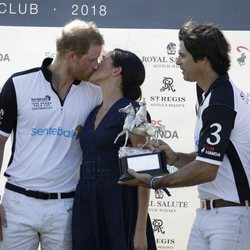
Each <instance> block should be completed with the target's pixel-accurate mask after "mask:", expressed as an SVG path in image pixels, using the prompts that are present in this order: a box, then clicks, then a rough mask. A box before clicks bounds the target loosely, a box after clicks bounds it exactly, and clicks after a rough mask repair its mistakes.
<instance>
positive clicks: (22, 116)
mask: <svg viewBox="0 0 250 250" xmlns="http://www.w3.org/2000/svg"><path fill="white" fill-rule="evenodd" d="M103 44H104V41H103V37H102V35H101V34H100V32H99V31H98V29H97V27H96V26H95V24H94V23H91V22H84V21H80V20H74V21H72V22H70V23H68V24H66V25H65V26H64V27H63V29H62V30H61V32H60V34H59V36H58V38H57V40H56V48H57V54H56V57H55V59H54V60H53V59H51V58H46V59H45V60H44V61H43V63H42V66H41V67H37V68H33V69H30V70H26V71H23V72H19V73H15V74H13V75H12V76H11V77H10V78H9V79H8V80H7V82H6V83H5V84H4V86H3V88H2V91H1V95H0V161H1V162H2V158H3V153H4V146H5V143H6V141H7V139H8V138H9V136H10V135H11V134H13V144H12V154H11V158H10V160H9V164H8V167H7V170H6V172H5V173H4V175H5V176H6V177H7V183H6V186H5V193H4V196H3V199H2V204H1V205H0V216H1V226H2V227H1V229H2V234H1V241H0V249H37V247H38V245H39V242H40V244H41V248H42V249H53V250H56V249H58V250H59V249H60V250H62V249H71V210H72V205H73V197H74V191H75V188H76V184H77V182H78V168H79V166H80V162H81V157H82V152H81V149H80V144H79V142H78V138H77V132H78V128H79V126H83V125H84V123H85V120H86V118H87V116H88V114H89V113H90V111H91V110H92V109H93V108H94V107H95V106H96V105H98V104H100V102H101V101H102V95H101V91H100V88H99V87H98V86H95V85H93V84H91V83H89V82H86V81H88V79H89V77H90V76H91V75H92V73H93V72H94V71H95V70H96V69H97V66H98V58H99V56H100V54H101V51H102V47H103Z"/></svg>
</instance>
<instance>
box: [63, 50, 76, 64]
mask: <svg viewBox="0 0 250 250" xmlns="http://www.w3.org/2000/svg"><path fill="white" fill-rule="evenodd" d="M65 56H66V59H67V60H68V62H70V63H72V62H73V61H74V60H75V59H76V58H77V55H76V53H75V52H74V51H68V52H67V53H66V55H65Z"/></svg>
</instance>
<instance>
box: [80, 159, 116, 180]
mask: <svg viewBox="0 0 250 250" xmlns="http://www.w3.org/2000/svg"><path fill="white" fill-rule="evenodd" d="M108 176H116V177H119V176H120V170H119V163H118V160H117V159H114V160H105V161H84V162H83V163H82V165H81V168H80V178H81V179H85V180H95V179H96V178H98V177H108Z"/></svg>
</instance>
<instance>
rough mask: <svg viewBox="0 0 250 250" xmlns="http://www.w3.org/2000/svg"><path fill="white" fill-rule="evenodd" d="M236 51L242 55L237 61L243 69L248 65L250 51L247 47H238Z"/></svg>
mask: <svg viewBox="0 0 250 250" xmlns="http://www.w3.org/2000/svg"><path fill="white" fill-rule="evenodd" d="M236 50H237V51H238V52H239V53H240V56H239V57H238V58H237V61H238V63H239V65H240V66H241V67H242V66H244V65H246V58H247V56H246V52H249V51H250V50H249V49H248V48H247V47H245V46H238V47H237V48H236Z"/></svg>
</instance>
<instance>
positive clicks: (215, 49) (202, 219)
mask: <svg viewBox="0 0 250 250" xmlns="http://www.w3.org/2000/svg"><path fill="white" fill-rule="evenodd" d="M179 40H180V44H179V45H180V47H179V57H178V60H177V64H178V65H179V66H180V68H181V70H182V73H183V77H184V79H185V80H186V81H191V82H196V83H197V96H198V102H197V106H196V114H197V121H196V127H195V136H194V137H195V152H193V153H190V154H186V153H176V152H174V151H173V150H172V149H171V148H170V147H169V146H168V145H167V144H166V143H164V142H163V141H159V144H160V145H159V146H157V144H155V145H153V144H152V145H150V147H151V149H152V150H155V151H164V152H165V155H166V158H167V163H168V164H169V165H174V166H176V167H177V168H179V170H178V171H176V172H175V173H172V174H169V175H166V176H164V177H162V178H156V177H152V176H150V175H148V174H138V173H135V172H134V171H132V170H130V174H131V175H133V176H134V177H135V179H133V180H131V181H125V182H121V184H127V185H141V186H146V187H150V188H154V189H159V188H163V187H166V188H173V187H186V186H193V185H198V191H199V198H200V201H201V207H200V208H199V209H197V213H196V219H195V221H194V224H193V227H192V231H191V234H190V238H189V242H188V247H187V249H188V250H249V249H250V207H249V202H250V186H249V183H250V106H249V104H248V103H247V98H246V95H245V94H244V93H243V91H241V90H240V89H239V88H238V87H237V86H236V85H235V84H234V83H233V82H232V80H231V79H230V78H229V76H228V73H227V72H228V70H229V67H230V58H229V51H230V45H229V43H228V42H227V40H226V39H225V37H224V35H223V33H222V32H221V31H220V30H219V28H217V27H216V26H214V25H212V24H205V25H200V24H196V23H193V22H187V23H185V24H184V25H183V27H182V28H181V29H180V31H179Z"/></svg>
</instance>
